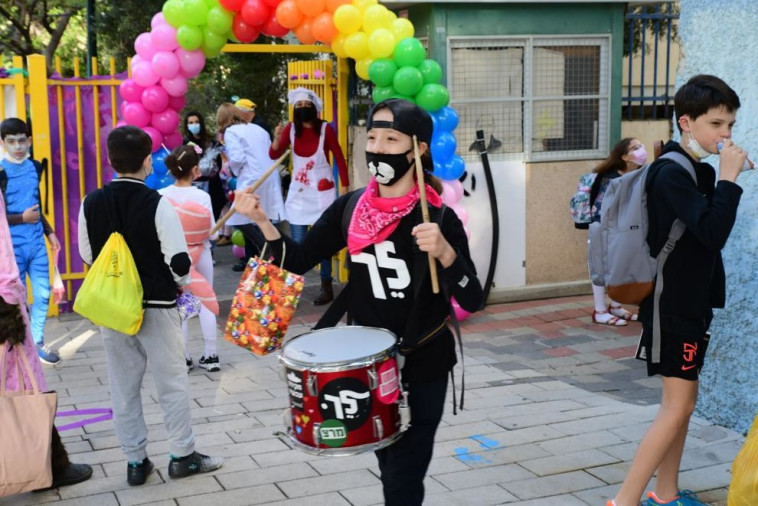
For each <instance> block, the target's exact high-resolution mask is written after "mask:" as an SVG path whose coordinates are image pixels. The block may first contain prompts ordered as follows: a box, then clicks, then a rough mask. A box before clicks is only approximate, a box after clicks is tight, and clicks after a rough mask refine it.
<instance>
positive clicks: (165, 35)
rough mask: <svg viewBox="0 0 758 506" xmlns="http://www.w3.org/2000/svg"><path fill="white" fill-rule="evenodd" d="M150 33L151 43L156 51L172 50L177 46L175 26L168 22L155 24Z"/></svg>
mask: <svg viewBox="0 0 758 506" xmlns="http://www.w3.org/2000/svg"><path fill="white" fill-rule="evenodd" d="M150 34H151V36H152V40H153V45H154V46H155V48H156V49H157V50H158V51H173V50H174V49H176V48H177V47H179V43H178V42H177V41H176V28H174V27H173V26H171V25H169V24H163V25H158V26H156V27H155V28H153V31H152V32H150Z"/></svg>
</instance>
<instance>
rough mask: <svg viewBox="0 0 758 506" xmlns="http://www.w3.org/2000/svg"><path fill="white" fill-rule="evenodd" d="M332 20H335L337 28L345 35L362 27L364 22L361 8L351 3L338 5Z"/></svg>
mask: <svg viewBox="0 0 758 506" xmlns="http://www.w3.org/2000/svg"><path fill="white" fill-rule="evenodd" d="M332 20H333V21H334V26H335V28H337V30H338V31H339V32H340V33H342V34H344V35H350V34H351V33H355V32H357V31H358V30H360V28H361V23H363V17H362V15H361V10H360V9H359V8H358V7H355V6H353V5H349V4H345V5H340V6H339V7H337V10H336V11H334V16H333V18H332Z"/></svg>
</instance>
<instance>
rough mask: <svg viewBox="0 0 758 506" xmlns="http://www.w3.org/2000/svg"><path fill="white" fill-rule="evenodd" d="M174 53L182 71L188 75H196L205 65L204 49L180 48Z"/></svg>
mask: <svg viewBox="0 0 758 506" xmlns="http://www.w3.org/2000/svg"><path fill="white" fill-rule="evenodd" d="M174 54H175V55H176V58H177V60H179V67H181V69H182V73H183V74H184V75H185V76H186V77H190V78H191V77H195V76H196V75H198V74H199V73H200V71H201V70H203V67H205V54H203V51H202V49H195V50H194V51H187V50H186V49H182V48H179V49H177V50H176V52H175V53H174Z"/></svg>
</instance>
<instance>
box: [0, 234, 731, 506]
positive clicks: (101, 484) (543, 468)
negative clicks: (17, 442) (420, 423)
mask: <svg viewBox="0 0 758 506" xmlns="http://www.w3.org/2000/svg"><path fill="white" fill-rule="evenodd" d="M217 257H218V265H217V268H216V273H217V274H216V276H217V279H216V286H217V289H218V292H219V296H220V298H222V299H225V302H224V303H222V314H224V313H223V311H225V309H226V308H228V304H229V299H230V298H231V294H232V293H233V290H234V287H235V286H236V281H237V280H238V279H239V275H238V274H237V273H233V272H231V270H230V269H229V265H230V263H231V262H232V261H233V259H232V258H231V257H230V248H220V249H219V254H218V255H217ZM309 279H313V280H316V279H317V276H314V275H309ZM317 283H318V282H317V281H315V282H311V283H309V284H310V286H308V287H307V288H306V290H305V293H304V297H303V300H302V302H301V306H300V308H299V309H298V314H297V317H296V320H295V322H294V325H293V326H292V327H291V329H290V332H289V334H290V335H297V334H299V333H302V332H306V331H307V330H308V329H309V327H310V326H311V325H312V324H313V322H315V320H316V319H317V317H318V315H319V313H320V310H318V308H314V306H313V305H312V303H311V301H312V300H313V299H314V297H315V296H316V294H317V292H318V287H317V286H316V285H317ZM191 329H192V330H193V336H194V337H193V338H192V340H191V342H190V348H191V351H192V352H193V355H194V356H195V358H196V359H197V358H198V357H199V356H200V354H201V353H202V339H201V337H200V334H199V328H198V326H197V323H196V320H195V321H194V322H193V323H192V326H191ZM463 330H464V334H465V337H464V342H465V365H466V368H465V370H466V409H465V410H464V411H463V412H460V413H459V414H458V415H457V416H453V415H452V404H451V403H450V402H448V406H447V409H446V414H445V416H444V418H443V421H442V424H441V426H440V429H439V432H438V434H437V444H436V447H435V457H434V460H433V461H432V464H431V468H430V470H429V475H428V477H427V479H426V482H425V484H426V490H427V500H426V502H425V504H429V505H451V504H460V505H490V504H514V505H515V504H518V505H524V506H538V505H545V506H547V505H550V506H575V505H576V506H580V505H595V506H601V505H604V504H605V502H604V501H605V498H607V497H608V496H610V495H612V494H613V493H614V491H615V490H616V489H617V488H618V484H619V483H620V482H621V481H622V480H623V478H624V474H625V471H626V469H627V468H628V465H629V462H630V460H631V459H632V457H633V454H634V451H635V448H636V443H637V442H638V441H639V439H640V437H641V436H642V434H643V433H644V431H645V430H646V428H647V427H648V425H649V423H650V421H651V420H652V417H653V416H654V414H655V412H656V409H657V404H656V403H657V402H658V399H659V397H660V380H658V379H656V378H647V377H646V375H645V373H644V365H643V364H642V363H641V362H639V361H636V360H634V359H633V358H630V356H631V355H632V353H633V350H634V347H635V344H636V337H637V335H638V333H639V327H638V325H637V324H631V325H629V326H628V327H625V328H623V327H622V328H611V327H607V326H600V325H594V324H592V323H591V298H590V297H572V298H563V299H552V300H542V301H532V302H523V303H515V304H499V305H492V306H489V307H487V308H486V309H485V310H484V311H482V312H481V313H478V314H476V315H475V316H472V317H471V318H469V319H468V320H467V321H466V322H464V324H463ZM46 331H47V336H48V337H47V339H48V341H49V343H50V344H51V345H52V346H53V348H55V349H59V350H60V353H61V356H62V357H63V362H62V363H61V364H60V365H59V366H57V367H47V368H46V374H47V377H48V380H49V383H50V386H51V388H55V389H56V390H58V392H59V395H60V398H59V409H60V410H61V411H62V410H68V409H86V408H102V407H109V406H110V398H109V393H108V386H107V385H108V378H107V374H106V371H105V357H104V352H103V348H102V342H101V339H100V336H99V335H98V332H97V330H96V329H95V328H94V327H93V326H92V325H91V324H90V323H89V322H87V321H85V320H82V319H80V318H78V317H77V316H76V315H64V316H62V317H60V318H57V319H53V320H51V321H49V322H48V324H47V326H46ZM219 355H220V357H221V367H222V368H221V371H219V372H216V373H208V372H206V371H204V370H202V369H200V370H198V369H195V370H193V371H192V372H191V373H190V374H189V379H190V384H191V394H192V400H193V406H192V409H193V422H194V428H195V432H196V434H197V439H198V449H199V450H200V451H202V452H206V453H209V454H213V455H222V456H224V457H225V459H226V461H225V465H224V467H223V468H221V469H219V470H218V471H216V472H213V473H210V474H207V475H201V476H195V477H192V478H188V479H184V480H178V481H174V480H171V479H170V478H168V476H167V472H166V467H167V464H168V456H167V452H168V449H167V442H166V434H165V431H164V430H163V427H162V417H161V414H160V410H159V407H158V405H157V403H156V402H155V392H154V388H153V385H152V382H151V380H150V376H149V375H148V378H147V380H146V382H145V388H144V391H143V400H144V405H145V416H146V419H147V423H148V424H149V426H150V440H151V442H150V444H149V446H148V451H149V453H150V456H151V458H152V459H153V460H154V462H155V464H156V470H157V472H155V473H153V474H152V475H151V476H150V478H149V480H148V482H147V483H146V484H145V485H144V486H142V487H136V488H133V487H129V486H128V485H127V483H126V464H125V460H124V456H123V454H122V453H121V450H120V449H119V447H118V442H117V440H116V436H115V434H114V431H113V425H112V423H111V422H110V421H107V422H99V423H95V424H91V425H87V426H86V427H85V428H83V429H82V428H80V429H74V430H71V431H67V432H64V433H63V434H62V435H63V436H64V441H65V442H66V445H67V448H68V449H69V452H70V453H71V454H72V460H74V461H75V462H86V463H89V464H91V465H92V466H93V467H94V476H93V478H92V479H90V480H89V481H87V482H85V483H82V484H79V485H75V486H71V487H65V488H62V489H60V490H54V491H49V492H44V493H39V494H24V495H20V496H16V497H13V498H5V499H0V505H2V506H6V505H14V506H15V505H26V504H48V503H49V504H55V505H57V506H63V505H72V506H73V505H76V506H86V505H93V506H94V505H97V506H110V505H121V506H125V505H136V504H151V505H157V506H168V505H180V506H194V505H202V506H207V505H209V504H223V505H224V506H234V505H252V504H276V505H289V504H292V505H302V504H308V503H310V504H321V505H329V506H331V505H356V506H362V505H376V504H381V503H382V495H381V486H380V481H379V478H378V469H377V466H376V462H375V458H374V456H373V455H371V454H364V455H359V456H353V457H316V456H311V455H307V454H304V453H302V452H300V451H298V450H295V449H291V448H290V446H289V445H288V444H286V443H285V442H283V441H282V440H280V439H278V438H277V437H275V436H274V435H273V433H274V432H275V431H278V430H281V429H282V410H283V409H285V408H286V407H287V404H288V398H287V389H286V386H285V384H284V383H283V382H282V380H281V379H280V377H279V368H278V364H277V358H276V357H275V356H267V357H256V356H254V355H252V354H249V353H248V352H246V351H244V350H242V349H239V348H236V347H235V346H233V345H231V344H229V343H227V342H225V341H223V339H221V340H220V341H219ZM457 369H458V372H460V367H458V368H457ZM457 384H460V382H457ZM70 421H71V420H63V419H58V423H59V424H61V423H66V422H70ZM742 441H743V438H742V437H741V436H740V435H739V434H737V433H735V432H733V431H730V430H727V429H724V428H721V427H718V426H714V425H711V424H710V423H708V422H706V421H704V420H701V419H694V420H693V422H692V424H691V426H690V436H689V438H688V440H687V447H686V450H685V454H684V458H683V464H682V468H683V473H682V479H681V483H680V485H681V486H682V487H683V488H690V489H694V490H696V491H698V492H700V497H701V499H702V500H705V501H706V502H708V503H710V504H713V505H719V506H724V505H725V504H726V487H727V486H728V484H729V480H730V468H731V462H732V460H733V459H734V457H735V455H736V454H737V452H738V450H739V448H740V446H741V443H742Z"/></svg>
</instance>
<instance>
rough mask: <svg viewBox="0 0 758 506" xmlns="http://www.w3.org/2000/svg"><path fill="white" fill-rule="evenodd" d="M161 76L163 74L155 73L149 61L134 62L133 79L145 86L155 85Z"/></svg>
mask: <svg viewBox="0 0 758 506" xmlns="http://www.w3.org/2000/svg"><path fill="white" fill-rule="evenodd" d="M160 78H161V76H159V75H158V74H156V73H155V71H154V70H153V66H152V64H151V63H150V62H149V61H144V60H143V61H139V62H137V63H136V64H135V63H132V79H134V82H136V83H137V84H139V85H140V86H142V87H143V88H147V87H148V86H152V85H154V84H155V83H157V82H158V80H159V79H160Z"/></svg>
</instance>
